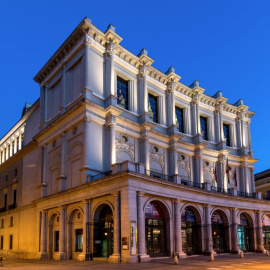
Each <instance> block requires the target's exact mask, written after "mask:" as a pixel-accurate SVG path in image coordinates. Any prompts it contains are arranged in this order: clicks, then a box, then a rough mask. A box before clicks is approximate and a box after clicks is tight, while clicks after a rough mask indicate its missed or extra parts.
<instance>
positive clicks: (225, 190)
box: [211, 186, 230, 194]
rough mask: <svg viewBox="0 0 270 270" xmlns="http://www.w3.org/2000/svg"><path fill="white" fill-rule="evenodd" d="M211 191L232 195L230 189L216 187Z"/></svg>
mask: <svg viewBox="0 0 270 270" xmlns="http://www.w3.org/2000/svg"><path fill="white" fill-rule="evenodd" d="M211 191H214V192H219V193H224V194H230V190H229V189H224V188H219V187H214V186H211Z"/></svg>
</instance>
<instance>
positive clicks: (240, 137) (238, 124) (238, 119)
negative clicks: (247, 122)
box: [236, 117, 243, 148]
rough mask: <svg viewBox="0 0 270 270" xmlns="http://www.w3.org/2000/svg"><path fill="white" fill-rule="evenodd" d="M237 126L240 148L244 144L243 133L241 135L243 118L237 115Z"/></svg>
mask: <svg viewBox="0 0 270 270" xmlns="http://www.w3.org/2000/svg"><path fill="white" fill-rule="evenodd" d="M236 127H237V136H236V137H237V141H238V144H237V147H238V148H241V147H242V146H243V145H242V135H241V120H240V118H239V117H237V119H236Z"/></svg>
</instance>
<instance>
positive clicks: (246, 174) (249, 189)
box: [244, 165, 252, 193]
mask: <svg viewBox="0 0 270 270" xmlns="http://www.w3.org/2000/svg"><path fill="white" fill-rule="evenodd" d="M249 176H250V170H249V168H248V166H247V165H245V166H244V181H245V189H246V193H252V186H251V185H250V184H251V183H249ZM250 182H251V179H250Z"/></svg>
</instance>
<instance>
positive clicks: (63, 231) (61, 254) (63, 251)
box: [57, 205, 67, 260]
mask: <svg viewBox="0 0 270 270" xmlns="http://www.w3.org/2000/svg"><path fill="white" fill-rule="evenodd" d="M59 225H60V235H59V238H60V239H59V254H58V257H57V259H59V260H66V259H67V253H66V249H65V238H66V206H65V205H61V206H60V224H59Z"/></svg>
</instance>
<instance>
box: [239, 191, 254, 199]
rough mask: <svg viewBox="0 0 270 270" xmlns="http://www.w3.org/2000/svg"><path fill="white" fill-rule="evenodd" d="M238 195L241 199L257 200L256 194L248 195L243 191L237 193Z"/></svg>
mask: <svg viewBox="0 0 270 270" xmlns="http://www.w3.org/2000/svg"><path fill="white" fill-rule="evenodd" d="M237 195H238V196H241V197H247V198H256V195H255V193H247V192H242V191H237Z"/></svg>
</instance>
